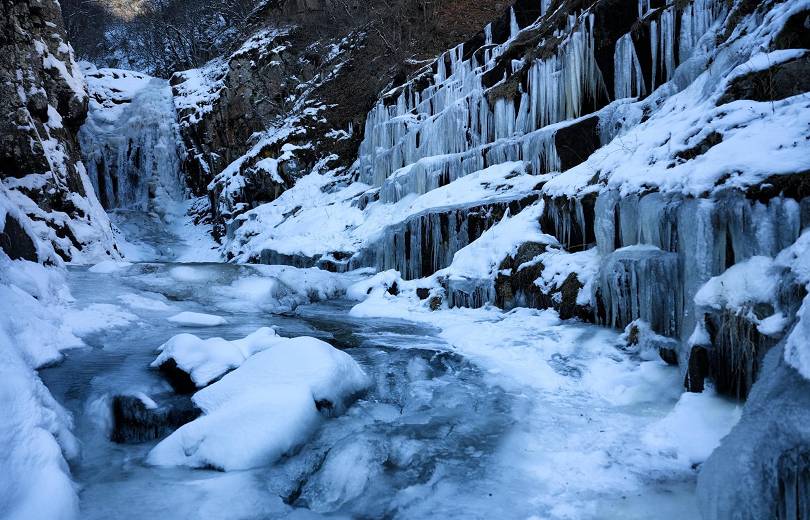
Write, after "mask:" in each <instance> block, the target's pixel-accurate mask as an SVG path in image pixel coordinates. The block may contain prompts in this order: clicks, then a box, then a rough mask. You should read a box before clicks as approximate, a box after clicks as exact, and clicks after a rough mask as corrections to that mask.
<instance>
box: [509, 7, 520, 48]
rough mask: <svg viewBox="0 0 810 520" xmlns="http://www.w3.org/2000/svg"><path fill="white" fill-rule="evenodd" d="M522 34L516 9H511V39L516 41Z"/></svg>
mask: <svg viewBox="0 0 810 520" xmlns="http://www.w3.org/2000/svg"><path fill="white" fill-rule="evenodd" d="M519 32H520V26H518V22H517V16H515V8H514V7H510V8H509V39H510V40H514V39H515V38H516V37H517V35H518V33H519Z"/></svg>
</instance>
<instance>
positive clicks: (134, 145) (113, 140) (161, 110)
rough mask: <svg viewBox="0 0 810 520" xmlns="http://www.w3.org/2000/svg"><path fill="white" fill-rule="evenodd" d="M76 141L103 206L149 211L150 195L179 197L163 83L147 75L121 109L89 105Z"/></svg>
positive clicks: (167, 90)
mask: <svg viewBox="0 0 810 520" xmlns="http://www.w3.org/2000/svg"><path fill="white" fill-rule="evenodd" d="M114 84H115V83H113V85H114ZM92 87H93V83H92V82H91V88H92ZM127 101H128V100H127ZM125 102H126V101H125ZM113 104H114V105H116V104H123V103H120V102H117V101H114V102H113ZM111 114H116V115H117V117H111ZM79 139H80V143H81V147H82V153H83V155H84V157H85V164H86V166H87V172H88V174H89V177H90V180H91V181H92V183H93V187H94V188H95V190H96V193H97V194H98V197H99V200H100V201H101V203H102V205H103V206H104V207H105V208H106V209H112V208H127V209H137V210H141V211H144V210H149V209H151V207H150V201H151V199H154V198H155V197H162V196H168V197H170V198H172V199H179V198H181V197H182V196H183V188H182V186H184V180H183V179H182V175H181V173H180V157H179V156H178V148H177V147H178V143H179V138H178V136H177V133H176V115H175V111H174V105H173V103H172V92H171V87H170V86H169V83H168V81H166V80H163V79H158V78H151V79H150V80H148V83H147V84H146V85H145V86H144V87H143V88H141V89H140V90H138V91H137V92H136V93H135V94H134V96H133V97H132V99H131V102H129V103H128V104H126V105H124V107H123V108H120V107H118V106H116V107H115V108H114V109H113V110H111V109H109V108H106V107H104V106H98V105H96V104H93V103H91V110H90V114H89V116H88V119H87V122H86V123H85V124H84V125H83V126H82V128H81V131H80V133H79Z"/></svg>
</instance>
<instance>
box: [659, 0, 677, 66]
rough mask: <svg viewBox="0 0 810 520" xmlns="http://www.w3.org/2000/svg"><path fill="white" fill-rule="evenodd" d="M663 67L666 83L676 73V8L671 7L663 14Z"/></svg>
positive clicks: (661, 52) (661, 51) (661, 39)
mask: <svg viewBox="0 0 810 520" xmlns="http://www.w3.org/2000/svg"><path fill="white" fill-rule="evenodd" d="M660 45H661V47H660V55H661V67H662V69H663V71H664V79H665V81H669V80H671V79H672V75H673V74H674V73H675V8H674V7H670V8H669V9H666V10H665V11H663V12H662V13H661V38H660Z"/></svg>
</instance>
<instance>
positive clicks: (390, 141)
mask: <svg viewBox="0 0 810 520" xmlns="http://www.w3.org/2000/svg"><path fill="white" fill-rule="evenodd" d="M592 28H593V17H592V16H583V17H582V18H581V19H579V20H577V19H576V18H575V17H570V18H569V20H568V31H569V36H568V38H567V40H566V41H565V42H564V43H563V44H561V45H560V47H559V49H558V51H557V53H556V54H554V55H552V56H550V57H548V58H546V59H543V60H537V61H535V62H534V63H533V64H532V66H531V67H530V70H529V71H528V87H527V91H526V92H525V93H523V94H522V95H521V98H520V102H519V106H518V107H517V108H516V107H515V102H514V101H513V100H511V99H503V98H499V99H497V100H495V101H494V103H492V104H490V101H489V100H488V99H487V95H486V93H485V90H484V86H483V83H482V78H483V75H484V74H485V73H486V72H487V71H489V70H490V69H491V68H492V67H494V66H495V58H496V57H497V56H498V55H499V54H500V53H501V52H502V51H501V48H502V47H503V45H500V46H498V47H497V48H496V49H494V50H493V51H492V52H491V53H487V54H486V56H485V58H486V59H487V61H485V62H484V63H483V64H481V65H479V64H478V62H477V58H476V55H475V54H473V55H472V56H471V57H470V58H469V59H466V60H465V59H463V55H464V52H463V46H462V45H460V46H458V47H456V48H455V49H453V50H451V51H449V52H448V53H447V54H446V55H445V56H442V57H440V58H439V59H438V60H437V64H436V73H435V74H434V75H433V76H432V79H433V80H434V84H431V85H430V86H428V87H426V88H424V89H422V90H417V89H416V86H415V85H414V84H413V83H409V84H406V85H404V86H403V87H401V88H400V90H399V91H398V93H397V94H396V101H395V103H393V104H391V99H392V98H387V99H383V100H381V101H380V102H379V103H378V104H377V105H376V106H375V107H374V109H372V110H371V112H370V113H369V115H368V117H367V121H366V130H365V136H364V139H363V142H362V144H361V147H360V179H361V180H362V181H363V182H365V183H367V184H370V185H373V186H378V187H379V186H384V184H385V182H386V179H389V177H392V176H393V177H396V182H397V185H391V186H390V187H388V188H384V189H383V200H385V201H387V202H394V201H396V200H398V199H399V198H401V197H403V196H404V195H406V194H408V193H414V192H416V193H421V192H422V190H424V189H430V187H431V186H434V185H435V181H432V180H430V177H431V176H433V177H438V176H441V175H447V174H448V173H449V175H450V177H449V180H452V178H454V177H456V176H457V175H459V174H467V173H471V170H470V168H471V167H472V165H473V164H476V162H475V161H478V159H477V158H474V155H475V153H476V151H477V153H478V154H482V153H486V150H487V149H488V148H489V145H493V146H492V148H496V147H498V145H499V144H501V143H499V141H501V140H504V139H513V140H515V141H521V142H519V143H515V144H516V145H517V146H512V147H511V149H512V151H513V153H512V152H510V153H502V154H501V155H500V157H502V158H503V160H525V161H527V162H531V163H532V164H533V165H534V168H533V172H534V173H544V172H546V171H553V170H554V169H558V168H559V163H558V159H557V158H556V151H555V150H553V148H554V143H553V136H552V135H550V134H551V133H550V132H547V133H545V134H540V133H538V134H534V132H537V131H539V130H541V129H542V128H543V127H545V126H547V125H550V124H553V123H557V122H561V121H565V120H569V119H573V118H576V117H579V115H580V114H581V111H582V105H583V103H584V102H585V100H586V99H589V98H594V97H595V96H596V93H597V90H598V88H599V86H600V85H601V81H602V80H601V73H600V71H599V69H598V67H597V66H596V60H595V58H594V54H593V52H594V40H593V34H592ZM487 34H490V33H487ZM487 38H491V36H487ZM447 62H449V63H450V67H449V70H446V69H447V67H446V63H447ZM442 78H444V79H443V80H442ZM541 135H542V137H541ZM524 140H525V141H527V144H525V145H524V143H523V142H522V141H524ZM541 144H542V145H541ZM506 150H507V148H498V151H497V152H496V153H501V152H505V151H506ZM465 153H469V155H463V154H465ZM526 153H530V154H532V155H528V156H527V155H525V154H526ZM535 153H537V155H534V154H535ZM541 154H542V155H541ZM427 157H437V159H436V160H435V161H434V160H431V161H430V162H429V163H422V164H421V165H420V166H419V167H416V168H410V166H411V165H413V164H414V163H417V162H418V161H420V159H424V158H427ZM465 159H466V160H467V161H468V164H467V165H464V164H463V161H464V160H465ZM442 161H448V162H455V164H452V165H450V164H448V165H445V164H443V163H442ZM469 161H472V162H469ZM429 164H430V165H433V166H431V167H430V168H426V167H427V166H428V165H429ZM490 164H494V162H492V161H486V163H485V164H484V166H487V165H490ZM406 168H408V169H406ZM472 171H474V170H472ZM445 172H447V173H445ZM452 172H455V173H452ZM408 175H413V176H414V178H413V179H408V180H405V179H403V178H400V177H401V176H408Z"/></svg>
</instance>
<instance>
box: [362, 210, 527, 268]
mask: <svg viewBox="0 0 810 520" xmlns="http://www.w3.org/2000/svg"><path fill="white" fill-rule="evenodd" d="M536 198H537V197H536V196H529V197H526V198H524V199H523V200H516V201H511V202H494V203H490V204H485V205H478V206H473V207H463V208H450V209H446V210H444V211H441V212H428V213H423V214H420V215H416V216H414V217H411V218H409V219H408V220H406V221H405V222H403V223H401V224H397V225H394V226H390V227H388V228H386V229H385V230H383V232H382V236H381V237H380V239H379V240H377V242H376V245H375V246H374V247H372V248H369V249H366V250H364V251H362V252H361V253H360V254H359V255H358V256H356V257H354V258H352V260H351V263H350V266H349V268H350V269H353V268H357V267H364V266H374V267H375V268H376V269H377V270H379V271H385V270H388V269H396V270H397V271H399V272H400V273H401V274H402V277H403V278H404V279H406V280H413V279H416V278H421V277H423V276H428V275H431V274H433V273H435V272H436V271H438V270H439V269H443V268H445V267H447V266H449V265H450V263H451V262H452V260H453V255H455V254H456V252H457V251H459V250H460V249H462V248H463V247H465V246H467V245H469V244H470V243H471V242H473V241H474V240H475V239H477V238H478V237H480V236H481V235H482V234H483V233H484V231H486V230H487V229H489V228H490V227H492V226H493V225H495V224H496V223H497V222H499V221H500V220H501V219H502V218H503V216H504V214H505V213H506V212H507V211H509V212H510V213H511V214H513V215H514V214H517V213H519V212H520V211H521V210H522V209H523V208H524V207H526V206H527V205H529V204H531V203H532V202H534V201H535V200H536Z"/></svg>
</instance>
